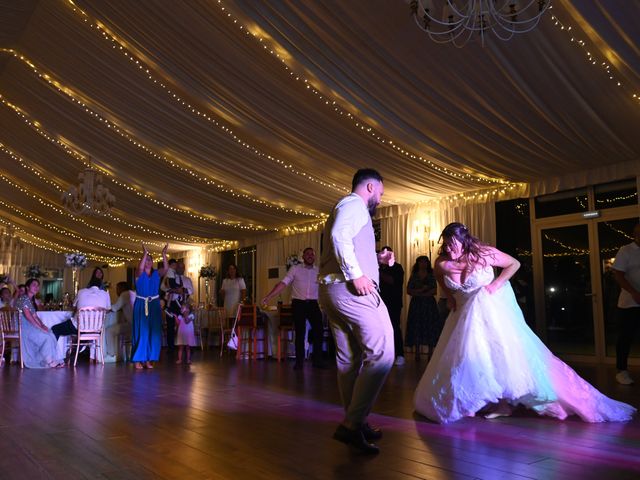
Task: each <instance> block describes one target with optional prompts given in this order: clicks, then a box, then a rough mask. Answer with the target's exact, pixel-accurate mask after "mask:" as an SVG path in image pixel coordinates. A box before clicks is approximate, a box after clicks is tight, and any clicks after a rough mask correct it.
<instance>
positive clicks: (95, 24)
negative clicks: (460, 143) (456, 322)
mask: <svg viewBox="0 0 640 480" xmlns="http://www.w3.org/2000/svg"><path fill="white" fill-rule="evenodd" d="M67 5H68V6H69V7H70V8H71V9H72V10H73V11H74V12H75V13H76V14H78V15H79V16H81V17H82V20H83V21H84V23H86V24H88V25H89V26H90V27H91V28H92V29H95V30H97V31H98V32H100V34H101V35H102V36H103V38H104V39H105V40H108V41H110V42H112V43H113V48H114V49H117V50H119V51H120V52H121V53H122V54H123V55H124V56H125V57H127V58H128V59H129V60H130V61H131V62H132V64H135V66H137V68H138V69H139V70H140V71H142V72H143V73H144V74H145V76H146V78H147V79H148V80H149V81H151V82H152V83H153V84H154V85H157V86H159V87H160V88H162V89H163V90H164V91H165V92H166V93H167V94H168V95H169V98H170V99H173V100H175V101H176V102H177V103H178V104H180V105H182V106H183V107H185V108H186V109H187V110H188V111H191V113H193V114H194V115H195V116H196V117H198V118H203V119H205V120H207V121H208V122H210V123H212V124H214V125H216V126H217V127H219V128H220V129H222V130H223V131H224V132H225V133H227V134H229V135H231V136H232V138H233V139H234V140H235V141H237V142H238V143H241V144H242V145H243V146H244V147H245V148H247V149H248V150H251V151H252V152H253V153H255V154H256V155H258V156H261V157H264V158H267V159H269V160H272V161H275V162H276V163H277V164H278V165H279V166H281V167H283V168H285V169H286V170H288V171H290V172H291V173H295V174H297V175H301V176H303V177H304V178H306V179H308V180H311V181H314V182H316V183H319V184H321V185H323V186H325V187H332V188H334V189H337V190H340V191H342V192H348V191H349V189H348V188H346V187H339V186H338V185H336V184H334V183H332V184H329V183H327V182H324V181H322V180H318V179H316V178H314V177H312V176H311V175H310V174H307V173H306V172H303V171H301V170H298V169H296V168H294V167H293V165H292V164H290V163H289V164H288V163H286V162H284V161H282V160H279V159H277V158H275V157H273V156H271V155H267V154H264V153H263V152H260V151H259V150H258V149H257V148H255V147H254V146H251V145H249V144H248V143H246V142H244V141H243V140H241V139H240V138H238V137H237V136H236V135H235V134H234V133H233V131H232V130H230V129H228V128H227V127H225V126H224V125H222V124H221V123H220V122H218V121H216V120H215V119H212V118H211V116H210V115H208V114H206V113H203V112H201V111H199V110H198V109H197V108H196V107H194V106H192V105H191V104H190V103H188V102H187V101H186V100H185V99H183V98H180V96H179V95H178V94H176V93H174V92H173V91H172V90H170V89H169V88H168V87H167V86H166V85H165V84H164V83H163V82H162V81H160V80H156V79H155V78H154V76H153V75H152V73H151V71H150V69H149V68H150V67H149V66H148V65H146V64H145V62H144V60H143V59H142V57H141V56H139V55H136V54H135V53H134V52H133V51H132V50H131V49H130V48H129V47H128V45H127V43H126V42H125V41H123V40H121V39H120V38H119V37H118V36H117V35H115V34H114V33H113V32H111V31H110V30H109V29H108V28H107V27H106V26H105V25H104V24H103V23H102V22H100V21H98V20H93V19H90V17H89V15H88V14H87V13H86V12H85V11H83V10H82V9H80V8H79V7H78V6H77V5H76V4H75V3H74V2H73V0H67ZM218 5H219V6H220V9H221V12H223V13H224V14H225V15H226V17H227V18H228V19H230V20H231V21H232V23H233V24H234V25H236V26H237V27H238V28H239V30H240V31H242V32H244V33H245V35H247V36H251V37H253V38H254V39H255V40H256V41H257V42H258V43H259V45H260V46H261V47H262V50H263V51H265V52H267V53H268V54H270V55H272V56H274V57H276V58H277V59H278V60H279V64H280V65H281V66H282V67H283V68H284V69H285V70H286V71H287V72H288V73H289V77H290V78H292V79H294V80H295V81H296V82H302V84H304V88H305V89H306V90H308V91H309V92H310V93H311V94H313V96H314V97H315V98H317V99H318V100H319V101H320V102H321V103H322V104H324V105H325V106H327V107H329V108H330V109H331V110H332V111H333V112H335V113H336V114H337V115H338V116H339V117H343V118H347V119H348V120H349V121H350V122H351V123H352V124H353V125H354V126H355V128H356V130H357V131H358V132H360V133H362V134H364V135H367V136H369V137H370V138H373V139H375V140H376V141H377V142H379V143H380V144H382V145H383V146H386V147H388V148H391V149H392V150H394V151H396V152H397V153H400V154H401V155H404V156H405V157H408V158H410V159H412V160H417V161H420V162H422V163H423V164H424V165H426V166H427V167H429V168H431V169H432V170H434V171H437V172H439V173H440V174H444V175H446V176H449V177H452V178H457V179H460V180H467V181H475V182H479V183H488V184H496V183H497V184H504V183H508V182H507V181H506V180H504V179H499V178H492V177H489V176H486V175H478V174H477V175H473V174H470V173H459V172H455V171H453V170H451V169H448V168H446V167H443V166H440V165H438V164H436V163H434V162H433V161H431V160H430V159H427V158H424V157H422V156H421V155H419V154H415V153H412V152H410V151H409V150H408V148H405V147H402V146H400V145H399V144H398V143H397V142H394V141H393V140H391V139H389V138H386V137H384V136H383V135H382V134H380V133H378V132H377V131H376V130H375V129H373V128H372V127H371V126H370V125H368V124H367V123H366V122H364V121H363V120H360V119H359V118H357V117H356V116H355V115H353V114H352V113H351V112H349V111H348V110H345V109H343V108H341V107H340V105H339V104H338V102H337V101H336V99H335V98H330V97H329V96H328V95H324V94H323V93H322V92H320V91H319V90H318V89H316V88H314V87H313V85H312V84H311V82H309V80H308V79H306V78H304V77H303V76H302V75H300V74H296V73H295V72H294V71H293V70H292V69H291V68H290V67H289V66H288V65H287V64H286V60H285V58H284V57H283V56H282V55H280V54H279V53H278V52H277V48H269V47H268V46H267V45H266V42H265V41H264V40H265V39H264V38H262V37H260V36H258V35H257V34H255V33H253V32H251V31H250V30H249V29H248V28H247V27H246V26H244V25H242V24H241V22H239V20H238V19H237V18H235V17H233V16H232V14H231V13H229V12H226V11H225V10H226V7H224V6H223V5H222V1H221V0H218ZM351 109H352V110H355V107H353V106H351Z"/></svg>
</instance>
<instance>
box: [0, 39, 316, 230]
mask: <svg viewBox="0 0 640 480" xmlns="http://www.w3.org/2000/svg"><path fill="white" fill-rule="evenodd" d="M0 52H4V53H8V54H11V55H12V56H14V57H15V58H16V59H19V60H21V61H22V62H23V64H25V65H27V66H28V67H29V69H30V70H31V72H32V73H33V74H34V75H37V77H38V78H39V79H41V80H43V81H44V82H46V83H47V84H48V85H49V86H50V87H52V88H54V89H55V90H56V91H57V92H58V93H60V94H62V95H64V96H65V97H66V98H67V99H69V100H70V101H71V102H72V103H75V104H77V105H78V106H80V107H81V109H82V110H83V111H84V112H85V113H86V114H88V115H89V116H91V117H93V118H94V119H96V120H98V121H99V122H101V123H103V124H104V125H106V127H107V129H108V130H109V131H111V132H115V133H116V134H117V135H119V136H120V137H121V138H123V139H125V140H127V141H128V142H129V143H131V144H132V145H134V146H135V147H136V148H138V149H139V150H142V151H143V152H145V154H147V155H149V156H150V157H152V158H154V159H156V160H161V161H163V162H164V163H166V164H167V165H168V166H170V167H172V168H174V169H176V170H179V171H181V172H182V173H185V174H187V175H189V176H190V177H192V178H194V179H196V180H198V181H199V182H201V183H204V184H205V185H207V186H212V187H215V188H217V189H218V190H219V191H220V192H221V193H224V194H228V195H230V196H231V197H233V198H238V199H244V200H247V201H250V202H252V203H254V204H257V205H260V206H263V207H266V208H270V209H274V210H278V211H283V212H286V213H292V214H296V215H302V216H307V217H314V218H322V217H323V216H325V214H323V213H318V212H313V211H304V210H300V209H291V208H288V207H284V206H282V205H279V204H277V203H273V202H269V201H266V200H262V199H260V198H257V197H254V196H252V195H249V194H247V193H242V192H238V191H236V190H234V189H233V188H231V187H229V186H227V185H224V184H223V183H221V182H220V181H218V180H217V179H215V178H213V177H211V176H209V175H206V174H203V173H199V172H197V171H196V170H194V169H192V168H190V167H189V166H188V165H187V164H186V162H183V161H181V160H179V159H175V158H168V157H167V156H166V155H164V154H160V153H157V152H155V151H154V150H153V149H152V148H151V147H149V146H147V145H145V144H143V143H142V142H140V141H139V140H137V139H136V138H135V137H134V136H133V135H132V134H130V133H129V132H128V131H126V130H125V129H124V127H121V126H120V125H118V124H117V123H115V122H114V121H113V120H108V119H107V118H106V117H104V116H103V115H101V114H100V113H98V112H96V111H95V110H94V109H93V108H91V107H90V106H89V104H88V102H89V101H88V100H86V99H85V100H81V99H80V98H79V97H80V96H81V95H79V94H77V93H76V92H74V90H73V89H72V88H70V87H68V86H64V85H63V84H62V83H61V82H60V81H59V80H55V79H54V78H53V75H52V74H50V73H43V71H42V68H37V67H36V66H35V64H34V63H33V62H32V61H31V60H29V59H28V58H27V57H25V56H24V55H21V54H20V53H18V52H17V51H16V50H14V49H10V48H0ZM0 97H1V95H0ZM7 103H8V105H7V106H10V105H13V104H11V103H10V102H7ZM18 111H20V112H21V113H22V114H24V111H23V110H21V109H19V110H18ZM83 158H84V157H83ZM94 167H95V164H94ZM101 171H103V172H104V173H106V174H108V175H109V177H113V175H111V174H110V172H107V171H105V170H104V169H101ZM114 183H115V182H114ZM130 188H131V189H132V190H133V191H138V190H137V189H135V188H134V187H130ZM142 196H143V197H145V198H148V199H151V200H152V199H153V197H150V196H148V195H146V194H142ZM158 204H159V205H161V204H160V203H158ZM162 206H163V205H162ZM170 209H171V210H173V211H181V210H180V209H177V208H175V207H170ZM184 212H187V214H189V215H191V216H193V217H198V218H200V219H201V220H205V221H210V222H214V223H221V224H224V225H228V226H240V227H239V228H242V226H241V225H242V224H241V223H239V222H224V221H221V220H216V219H214V218H212V217H211V216H210V215H209V216H205V215H203V214H200V215H199V216H198V215H196V214H193V213H192V212H189V211H188V210H184ZM245 227H246V228H247V229H249V230H261V229H264V228H263V227H260V226H255V227H256V228H252V227H251V225H249V226H245Z"/></svg>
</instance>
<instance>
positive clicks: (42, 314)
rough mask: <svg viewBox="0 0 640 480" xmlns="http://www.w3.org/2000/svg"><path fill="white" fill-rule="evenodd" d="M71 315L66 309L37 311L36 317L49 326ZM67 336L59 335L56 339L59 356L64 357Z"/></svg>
mask: <svg viewBox="0 0 640 480" xmlns="http://www.w3.org/2000/svg"><path fill="white" fill-rule="evenodd" d="M72 316H73V312H70V311H68V310H52V311H39V312H38V318H39V319H40V320H42V323H44V324H45V325H46V326H47V327H49V328H51V327H53V326H54V325H57V324H59V323H62V322H65V321H67V320H68V319H70V318H71V317H72ZM68 339H69V337H60V338H59V339H58V355H59V358H64V356H65V355H66V353H67V340H68Z"/></svg>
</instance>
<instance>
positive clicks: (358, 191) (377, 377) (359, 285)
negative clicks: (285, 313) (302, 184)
mask: <svg viewBox="0 0 640 480" xmlns="http://www.w3.org/2000/svg"><path fill="white" fill-rule="evenodd" d="M383 193H384V186H383V184H382V176H381V175H380V174H379V173H378V172H377V171H375V170H372V169H362V170H358V171H357V172H356V174H355V175H354V177H353V182H352V193H351V194H350V195H347V196H346V197H344V198H342V199H341V200H340V201H339V202H338V203H337V205H336V206H335V207H334V208H333V211H332V212H331V214H330V215H329V218H328V219H327V223H326V224H325V228H324V233H323V238H322V253H321V260H320V274H319V277H318V278H319V280H320V288H319V299H320V305H321V306H322V309H323V310H324V311H325V312H326V313H327V316H328V317H329V324H330V326H331V330H332V332H333V338H334V340H335V344H336V357H337V358H336V362H337V365H338V386H339V389H340V396H341V398H342V404H343V405H344V408H345V418H344V420H343V422H342V423H341V424H340V425H339V426H338V428H337V429H336V431H335V433H334V434H333V438H335V439H336V440H339V441H341V442H343V443H346V444H347V445H350V446H352V447H354V448H356V449H358V450H360V451H361V452H363V453H378V451H379V450H378V447H377V446H376V445H374V444H373V443H370V442H371V441H372V440H376V439H379V438H380V437H381V436H382V432H381V431H380V429H377V428H372V427H371V426H370V425H369V424H368V423H367V416H368V415H369V412H370V411H371V408H372V406H373V403H374V402H375V400H376V398H377V396H378V393H379V392H380V389H381V388H382V385H383V384H384V381H385V379H386V378H387V375H388V373H389V370H390V369H391V367H392V365H393V362H394V359H395V356H394V343H393V327H392V326H391V320H390V319H389V312H388V311H387V307H386V306H385V304H384V302H383V301H382V299H381V298H380V294H379V293H378V290H377V288H378V279H379V272H378V257H377V256H376V240H375V235H374V232H373V224H372V221H371V216H372V215H373V214H374V213H375V209H376V207H377V206H378V205H379V204H380V198H381V197H382V195H383ZM389 259H390V256H386V255H385V256H382V257H381V258H380V262H381V263H386V264H387V265H388V263H389Z"/></svg>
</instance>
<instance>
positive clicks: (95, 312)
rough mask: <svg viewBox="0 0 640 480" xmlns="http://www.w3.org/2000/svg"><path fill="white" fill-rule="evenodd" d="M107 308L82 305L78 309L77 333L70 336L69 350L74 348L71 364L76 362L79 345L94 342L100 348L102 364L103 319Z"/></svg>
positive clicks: (102, 361) (71, 350) (74, 364)
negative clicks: (82, 306) (74, 353)
mask: <svg viewBox="0 0 640 480" xmlns="http://www.w3.org/2000/svg"><path fill="white" fill-rule="evenodd" d="M106 314H107V310H106V309H104V308H95V307H84V308H79V309H78V315H77V324H78V333H77V334H76V335H73V336H72V338H71V347H70V352H73V349H74V348H75V350H76V355H75V359H74V361H73V366H74V367H75V366H76V364H77V363H78V353H79V352H80V345H92V344H95V348H96V349H98V348H99V349H100V362H101V363H102V365H104V352H103V351H102V345H103V342H104V319H105V316H106Z"/></svg>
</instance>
